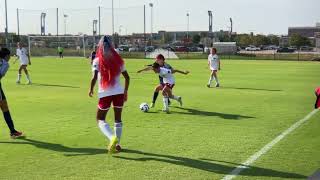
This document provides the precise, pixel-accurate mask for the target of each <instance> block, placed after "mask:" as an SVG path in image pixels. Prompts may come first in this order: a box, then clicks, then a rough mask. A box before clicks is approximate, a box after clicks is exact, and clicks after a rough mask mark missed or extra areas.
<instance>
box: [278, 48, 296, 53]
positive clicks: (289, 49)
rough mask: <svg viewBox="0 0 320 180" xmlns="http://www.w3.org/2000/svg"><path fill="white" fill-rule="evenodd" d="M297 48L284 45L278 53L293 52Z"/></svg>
mask: <svg viewBox="0 0 320 180" xmlns="http://www.w3.org/2000/svg"><path fill="white" fill-rule="evenodd" d="M294 51H295V50H294V49H291V48H287V47H282V48H279V49H278V50H277V52H278V53H293V52H294Z"/></svg>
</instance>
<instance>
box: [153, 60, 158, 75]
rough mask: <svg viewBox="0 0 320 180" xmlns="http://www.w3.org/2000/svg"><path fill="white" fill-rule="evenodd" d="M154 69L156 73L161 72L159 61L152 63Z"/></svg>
mask: <svg viewBox="0 0 320 180" xmlns="http://www.w3.org/2000/svg"><path fill="white" fill-rule="evenodd" d="M152 69H153V71H154V72H155V73H159V72H160V65H159V64H158V63H157V62H155V63H153V64H152Z"/></svg>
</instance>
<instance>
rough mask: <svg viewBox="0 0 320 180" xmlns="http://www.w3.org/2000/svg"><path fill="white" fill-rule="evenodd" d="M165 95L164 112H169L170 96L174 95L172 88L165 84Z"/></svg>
mask: <svg viewBox="0 0 320 180" xmlns="http://www.w3.org/2000/svg"><path fill="white" fill-rule="evenodd" d="M162 95H163V109H162V111H164V112H169V102H168V101H169V97H170V96H172V93H171V89H170V88H169V87H167V86H164V88H163V89H162Z"/></svg>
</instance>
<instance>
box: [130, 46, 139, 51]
mask: <svg viewBox="0 0 320 180" xmlns="http://www.w3.org/2000/svg"><path fill="white" fill-rule="evenodd" d="M137 51H139V48H137V47H131V48H129V52H137Z"/></svg>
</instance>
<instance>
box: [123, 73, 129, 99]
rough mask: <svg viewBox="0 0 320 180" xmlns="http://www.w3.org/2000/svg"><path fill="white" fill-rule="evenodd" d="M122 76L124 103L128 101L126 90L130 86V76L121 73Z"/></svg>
mask: <svg viewBox="0 0 320 180" xmlns="http://www.w3.org/2000/svg"><path fill="white" fill-rule="evenodd" d="M122 75H123V77H124V79H125V80H124V101H127V100H128V89H129V84H130V76H129V74H128V71H123V72H122Z"/></svg>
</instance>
